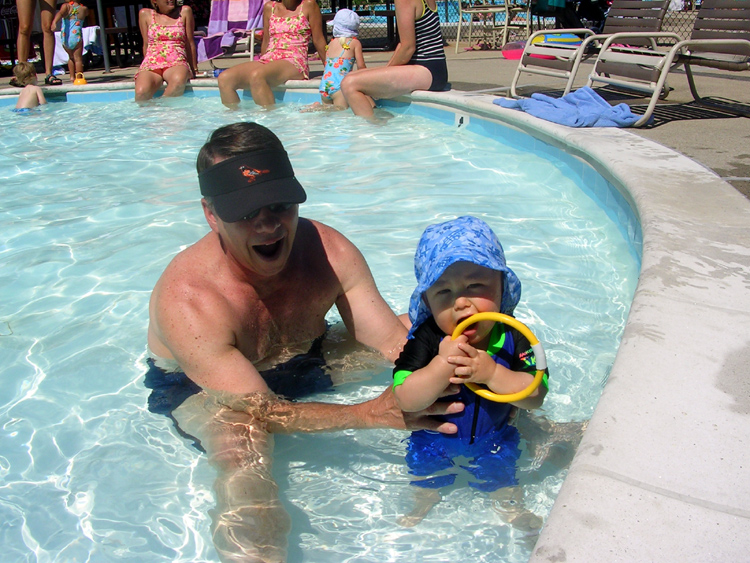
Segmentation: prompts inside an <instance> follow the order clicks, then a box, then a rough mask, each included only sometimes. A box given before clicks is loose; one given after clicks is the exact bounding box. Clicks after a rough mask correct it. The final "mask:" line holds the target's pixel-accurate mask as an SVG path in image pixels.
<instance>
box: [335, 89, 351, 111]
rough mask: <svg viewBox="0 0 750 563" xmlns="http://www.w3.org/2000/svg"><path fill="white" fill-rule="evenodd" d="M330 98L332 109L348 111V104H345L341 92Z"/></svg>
mask: <svg viewBox="0 0 750 563" xmlns="http://www.w3.org/2000/svg"><path fill="white" fill-rule="evenodd" d="M332 97H333V108H334V109H349V104H347V103H346V98H345V97H344V94H342V93H341V90H339V91H338V92H336V93H335V94H334V95H333V96H332Z"/></svg>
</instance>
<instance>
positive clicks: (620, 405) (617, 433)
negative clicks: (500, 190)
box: [11, 79, 750, 563]
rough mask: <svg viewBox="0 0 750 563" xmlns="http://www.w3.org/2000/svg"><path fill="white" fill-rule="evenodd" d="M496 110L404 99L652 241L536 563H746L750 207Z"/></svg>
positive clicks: (591, 138) (658, 166)
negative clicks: (559, 151) (534, 142)
mask: <svg viewBox="0 0 750 563" xmlns="http://www.w3.org/2000/svg"><path fill="white" fill-rule="evenodd" d="M317 85H318V84H317V81H295V82H294V83H287V87H289V88H290V89H311V88H312V89H314V91H317ZM194 86H195V88H197V89H200V88H201V87H209V88H210V87H215V86H216V80H215V79H202V80H199V81H198V80H197V81H194ZM57 88H58V89H59V90H60V91H61V93H63V92H69V91H73V92H75V91H79V92H82V91H83V90H81V89H79V88H75V87H70V86H68V87H57ZM132 88H133V83H132V82H122V83H118V84H107V85H90V87H87V88H86V90H102V91H112V90H127V89H132ZM11 95H12V94H11ZM492 99H493V96H487V95H481V94H469V93H461V92H456V91H452V92H448V93H432V92H415V93H414V94H412V95H411V96H410V97H404V98H401V99H399V100H400V101H404V102H407V103H408V102H410V101H413V102H418V103H422V104H428V105H434V106H435V107H439V108H445V109H447V110H449V111H452V112H456V113H459V114H461V113H468V114H471V115H477V116H480V117H483V118H487V119H492V120H497V121H499V122H501V123H503V124H506V125H509V126H511V127H514V128H518V129H521V130H523V131H525V132H528V133H529V134H531V135H533V136H534V137H536V138H538V139H541V140H544V141H545V142H547V143H550V144H552V145H554V146H557V147H560V148H564V149H565V150H566V151H567V152H569V153H571V154H573V155H574V156H577V157H579V158H581V159H583V160H584V161H586V162H588V163H589V164H591V166H592V167H594V168H595V169H596V170H597V171H599V172H600V173H601V174H602V175H603V176H604V177H605V178H606V179H608V180H609V181H611V182H612V183H613V184H615V185H616V186H618V188H619V189H621V190H622V192H623V194H624V196H625V198H626V200H627V201H628V202H629V203H630V204H631V205H632V206H633V210H634V212H635V214H636V216H637V217H638V219H639V221H640V224H641V230H642V260H641V274H640V279H639V281H638V286H637V289H636V292H635V295H634V299H633V303H632V305H631V310H630V314H629V317H628V320H627V323H626V327H625V330H624V333H623V337H622V342H621V345H620V348H619V350H618V353H617V357H616V359H615V362H614V365H613V367H612V371H611V373H610V376H609V379H608V381H607V383H606V385H605V387H604V390H603V392H602V396H601V399H600V400H599V403H598V405H597V407H596V410H595V412H594V415H593V417H592V419H591V421H590V423H589V426H588V430H587V431H586V434H585V435H584V437H583V440H582V442H581V445H580V447H579V449H578V451H577V453H576V456H575V458H574V460H573V463H572V465H571V467H570V470H569V472H568V476H567V478H566V479H565V481H564V483H563V485H562V488H561V490H560V493H559V495H558V498H557V500H556V502H555V504H554V506H553V508H552V511H551V513H550V515H549V518H548V519H547V522H546V523H545V526H544V529H543V530H542V533H541V535H540V537H539V540H538V541H537V544H536V547H535V548H534V550H533V553H532V556H531V561H532V562H541V561H556V562H561V561H566V562H571V561H585V562H589V561H639V562H640V561H656V560H658V561H665V562H669V561H675V562H677V561H679V562H680V563H682V562H683V561H737V560H745V559H746V558H747V554H748V552H750V508H749V507H750V484H749V483H750V481H748V479H746V478H745V479H743V477H744V475H743V470H746V469H747V468H748V467H750V448H749V447H748V444H747V442H748V430H746V428H750V425H748V416H749V415H750V383H748V382H747V380H746V379H743V377H742V376H743V375H744V373H743V372H744V371H746V369H747V368H745V367H744V366H746V365H748V363H750V362H748V360H750V344H748V342H747V340H748V338H747V337H742V336H741V335H742V334H750V292H749V291H748V288H750V228H749V227H750V201H749V200H748V199H746V198H745V197H743V196H742V195H741V194H740V193H739V192H737V191H736V190H735V189H734V188H733V187H732V186H731V185H729V184H728V183H726V182H724V181H723V180H721V179H720V178H719V177H718V176H717V175H716V174H715V173H713V172H712V171H710V170H708V169H707V168H705V167H704V166H702V165H701V164H699V163H697V162H695V161H693V160H691V159H689V158H687V157H685V156H683V155H681V154H679V153H677V152H675V151H673V150H671V149H668V148H666V147H664V146H662V145H659V144H658V143H655V142H653V141H650V140H648V139H645V138H643V137H640V136H637V135H635V134H633V133H631V132H629V131H626V130H621V129H613V128H601V129H573V128H569V127H565V126H561V125H556V124H553V123H550V122H546V121H543V120H540V119H537V118H534V117H532V116H529V115H527V114H525V113H522V112H519V111H515V110H509V109H504V108H501V107H499V106H496V105H494V104H492ZM697 343H701V344H703V345H704V348H705V352H702V353H701V352H698V353H696V352H697V351H696V348H697ZM743 368H744V369H743Z"/></svg>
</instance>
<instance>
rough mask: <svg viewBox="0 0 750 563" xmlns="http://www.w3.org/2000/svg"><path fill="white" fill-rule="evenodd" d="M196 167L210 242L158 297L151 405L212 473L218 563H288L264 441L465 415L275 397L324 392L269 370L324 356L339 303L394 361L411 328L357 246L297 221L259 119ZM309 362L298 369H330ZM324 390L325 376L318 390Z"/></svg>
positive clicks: (189, 257) (281, 165) (297, 373)
mask: <svg viewBox="0 0 750 563" xmlns="http://www.w3.org/2000/svg"><path fill="white" fill-rule="evenodd" d="M197 168H198V174H199V183H200V188H201V194H202V195H203V199H202V200H201V203H202V205H203V212H204V214H205V217H206V220H207V222H208V224H209V226H210V228H211V232H210V233H208V234H207V235H206V236H205V237H203V238H202V239H201V240H199V241H198V242H197V243H195V244H193V245H192V246H190V247H188V248H187V249H185V250H183V251H182V252H180V253H179V254H178V255H177V256H176V257H175V258H174V259H173V260H172V262H171V263H170V264H169V266H167V268H166V270H165V271H164V273H163V274H162V276H161V278H160V279H159V281H158V282H157V283H156V286H155V287H154V291H153V293H152V296H151V302H150V305H149V328H148V345H149V354H150V356H151V359H150V360H149V364H150V366H151V368H152V369H151V370H150V371H149V374H148V375H147V385H149V386H150V387H153V388H154V394H152V397H151V398H150V400H149V403H150V405H149V406H150V407H151V408H152V410H157V411H159V412H164V413H165V414H168V415H169V416H172V417H173V419H174V420H175V422H176V423H177V424H178V428H179V429H180V431H181V432H184V433H186V434H188V435H191V436H193V437H196V438H197V439H198V440H199V441H200V444H201V445H202V446H203V447H204V448H205V449H206V452H207V454H208V456H209V459H210V461H211V462H212V464H213V465H214V466H215V467H216V468H217V470H218V476H217V481H216V484H215V489H216V496H217V508H216V510H214V511H212V520H213V534H214V545H215V546H216V549H217V551H218V552H219V554H220V556H221V558H222V560H225V561H284V560H285V558H286V535H287V533H288V530H289V517H288V515H287V514H286V512H285V511H284V509H283V507H282V506H281V504H280V502H279V499H278V489H277V487H276V484H275V483H274V482H273V479H272V477H271V469H270V460H271V453H272V448H273V438H272V433H275V432H284V433H286V432H297V431H303V432H314V431H328V430H341V429H347V428H397V429H407V428H410V429H414V428H427V429H432V430H438V431H441V432H446V433H453V432H455V431H456V427H455V425H453V424H449V423H440V422H438V421H437V420H433V419H431V418H430V417H429V416H428V415H431V414H445V413H452V412H460V411H461V410H463V405H462V404H460V403H438V404H436V405H433V406H432V407H430V408H429V409H428V410H426V411H422V412H420V413H414V415H413V416H411V417H409V418H407V416H406V415H405V414H404V413H402V412H401V411H400V410H399V409H398V407H397V406H396V403H395V400H394V397H393V393H392V390H391V389H390V388H388V389H386V390H385V391H384V392H383V393H382V394H381V395H380V396H379V397H377V398H376V399H373V400H370V401H367V402H364V403H361V404H356V405H341V404H328V403H315V402H300V403H297V402H289V401H287V400H284V399H282V398H280V397H279V396H278V395H276V394H275V393H274V392H273V391H276V392H278V393H280V394H282V395H284V396H287V397H294V396H297V395H299V394H300V393H299V392H298V391H299V389H296V388H297V387H300V386H305V387H306V388H309V389H311V390H319V389H320V387H321V386H320V385H319V382H318V381H310V380H309V378H306V377H305V375H304V373H303V372H304V369H303V367H300V366H299V365H298V364H294V365H296V366H297V367H298V368H299V369H295V368H293V369H291V370H284V369H281V370H279V369H267V368H270V367H271V366H273V365H275V364H277V363H279V362H281V361H283V360H285V359H288V358H289V357H290V356H293V355H294V354H295V353H297V352H302V351H304V350H306V349H307V348H308V347H310V343H311V342H312V343H313V346H312V348H313V349H312V351H313V352H315V351H318V350H319V348H320V341H321V339H322V338H323V336H324V334H325V333H326V330H327V327H326V321H325V315H326V313H327V312H328V311H329V310H330V309H331V307H332V306H333V305H336V307H337V308H338V311H339V313H340V314H341V317H342V319H343V321H344V325H345V327H346V329H347V330H348V332H349V333H350V334H351V335H352V336H353V337H354V338H355V339H356V340H357V341H359V342H360V343H362V344H364V345H366V346H368V347H370V348H374V349H376V350H378V351H379V352H380V353H382V354H383V356H385V357H386V358H387V359H389V360H395V359H396V357H398V355H399V353H400V351H401V348H402V346H403V343H404V342H405V339H406V328H405V327H404V326H403V324H402V323H401V322H400V321H399V320H398V318H397V317H396V315H395V314H394V313H393V312H392V311H391V309H390V308H389V307H388V305H387V304H386V303H385V301H384V300H383V298H382V297H381V296H380V294H379V293H378V290H377V288H376V286H375V282H374V280H373V277H372V274H371V273H370V270H369V268H368V267H367V264H366V262H365V260H364V258H363V256H362V255H361V253H360V252H359V251H358V250H357V248H356V247H355V246H354V245H353V244H352V243H351V242H350V241H349V240H347V239H346V238H345V237H344V236H343V235H341V234H340V233H338V232H337V231H335V230H334V229H332V228H330V227H327V226H325V225H323V224H321V223H318V222H316V221H311V220H308V219H304V218H301V217H299V216H298V206H299V204H300V203H303V202H304V201H305V199H306V195H305V192H304V189H303V188H302V186H301V185H300V184H299V182H298V181H297V180H296V178H295V177H294V171H293V170H292V167H291V164H290V162H289V159H288V157H287V154H286V152H285V150H284V148H283V146H282V144H281V142H280V141H279V139H278V138H277V137H276V136H275V135H274V134H273V133H272V132H271V131H269V130H268V129H266V128H265V127H263V126H261V125H258V124H255V123H236V124H232V125H227V126H224V127H221V128H219V129H217V130H216V131H214V132H213V133H212V134H211V136H210V138H209V141H208V142H207V143H206V144H205V145H204V146H203V148H202V149H201V150H200V153H199V155H198V162H197ZM314 356H315V355H314V354H313V357H312V358H310V356H309V355H297V356H295V357H294V358H292V360H293V363H294V360H298V359H300V358H301V359H302V360H301V361H302V363H303V364H304V363H305V362H307V360H308V359H311V361H312V363H313V364H315V365H317V366H320V365H321V364H322V363H324V362H323V360H322V359H321V357H320V355H318V357H317V358H315V357H314ZM159 368H161V369H159ZM170 371H171V372H172V373H169V372H170ZM313 373H317V374H318V375H320V374H321V370H320V369H318V370H313ZM182 374H184V375H182ZM180 376H181V377H183V378H184V381H183V382H182V383H184V385H181V389H182V390H178V391H177V392H173V391H174V390H169V389H165V388H170V387H174V385H172V384H173V383H177V384H178V385H177V386H178V387H180V381H179V378H180ZM290 383H291V384H290ZM329 384H330V381H329V380H328V381H326V380H325V379H324V380H323V384H322V385H323V387H325V386H327V385H329ZM201 390H202V391H203V392H201V393H197V394H193V393H195V392H197V391H201ZM170 403H171V404H170Z"/></svg>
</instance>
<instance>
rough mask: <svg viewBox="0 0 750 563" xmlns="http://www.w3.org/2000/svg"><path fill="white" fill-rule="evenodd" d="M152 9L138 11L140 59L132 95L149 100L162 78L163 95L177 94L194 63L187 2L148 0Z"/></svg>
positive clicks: (189, 9)
mask: <svg viewBox="0 0 750 563" xmlns="http://www.w3.org/2000/svg"><path fill="white" fill-rule="evenodd" d="M152 5H153V6H154V9H153V10H152V9H149V8H143V9H142V10H141V11H140V13H139V14H138V19H139V24H140V28H141V35H142V36H143V37H144V41H143V52H144V53H145V54H144V57H143V62H142V63H141V67H140V69H139V70H138V74H136V75H135V99H136V101H137V102H141V101H145V100H150V99H151V98H153V97H154V94H155V93H156V91H157V90H158V89H159V88H160V87H161V85H162V83H163V82H166V83H167V87H166V88H165V90H164V96H165V97H166V96H181V95H182V94H183V92H184V91H185V86H186V84H187V81H188V80H190V78H192V77H193V76H195V70H196V67H197V66H198V62H197V55H196V49H195V42H194V41H193V30H194V29H195V21H194V19H193V10H192V9H191V8H190V6H182V7H180V6H177V4H176V2H175V0H152Z"/></svg>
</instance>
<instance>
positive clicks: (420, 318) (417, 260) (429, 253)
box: [409, 216, 521, 338]
mask: <svg viewBox="0 0 750 563" xmlns="http://www.w3.org/2000/svg"><path fill="white" fill-rule="evenodd" d="M456 262H471V263H472V264H477V265H479V266H484V267H485V268H490V269H491V270H496V271H498V272H501V273H502V274H503V296H502V301H501V304H500V312H501V313H505V314H506V315H511V314H513V310H514V309H515V308H516V305H518V301H519V300H520V299H521V282H520V281H519V279H518V277H517V276H516V274H515V272H513V270H511V269H510V268H509V267H508V266H507V265H506V263H505V253H504V252H503V247H502V245H501V244H500V241H499V240H498V238H497V235H495V233H494V232H493V231H492V229H491V228H490V226H489V225H488V224H487V223H485V222H484V221H482V220H481V219H477V218H476V217H471V216H463V217H459V218H457V219H453V220H452V221H446V222H445V223H438V224H436V225H430V226H429V227H427V228H426V229H425V231H424V233H423V234H422V237H421V238H420V239H419V244H418V245H417V251H416V253H415V255H414V274H415V275H416V277H417V288H416V289H415V290H414V292H413V293H412V295H411V300H410V302H409V319H410V320H411V323H412V326H411V329H410V330H409V338H412V336H413V334H414V331H416V330H417V328H419V326H420V325H421V324H422V323H423V322H424V321H426V320H427V319H428V318H430V317H431V316H432V313H431V312H430V310H429V309H428V307H427V303H425V300H424V299H423V295H424V292H425V291H427V290H428V289H429V288H430V287H431V286H432V285H433V284H434V283H435V282H436V281H437V280H438V279H439V278H440V276H442V275H443V273H444V272H445V270H446V269H447V268H448V267H449V266H450V265H452V264H455V263H456Z"/></svg>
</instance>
